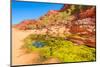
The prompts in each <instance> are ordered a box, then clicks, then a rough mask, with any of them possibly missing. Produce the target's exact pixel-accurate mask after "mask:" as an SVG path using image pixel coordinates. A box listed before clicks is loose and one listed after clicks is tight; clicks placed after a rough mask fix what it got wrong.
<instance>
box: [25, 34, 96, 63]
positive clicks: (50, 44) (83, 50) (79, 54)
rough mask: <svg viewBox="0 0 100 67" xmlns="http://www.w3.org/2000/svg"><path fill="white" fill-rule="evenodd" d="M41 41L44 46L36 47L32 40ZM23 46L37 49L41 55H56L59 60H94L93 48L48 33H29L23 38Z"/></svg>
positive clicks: (32, 49)
mask: <svg viewBox="0 0 100 67" xmlns="http://www.w3.org/2000/svg"><path fill="white" fill-rule="evenodd" d="M35 41H42V42H45V43H46V46H44V47H41V48H36V47H35V46H33V45H32V42H35ZM24 43H25V47H24V48H27V49H28V50H30V52H31V51H39V52H40V53H41V55H42V56H43V57H45V58H46V59H47V58H50V57H56V58H58V59H59V60H60V61H61V62H80V61H95V59H96V58H95V48H90V47H87V46H85V45H74V43H72V42H71V41H67V40H64V38H61V37H51V36H48V35H33V34H32V35H29V36H28V37H27V38H25V39H24Z"/></svg>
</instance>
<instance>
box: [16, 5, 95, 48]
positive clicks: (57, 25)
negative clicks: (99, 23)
mask: <svg viewBox="0 0 100 67" xmlns="http://www.w3.org/2000/svg"><path fill="white" fill-rule="evenodd" d="M95 17H96V8H95V6H80V7H79V5H64V6H63V7H62V8H61V10H50V11H49V12H48V13H47V14H46V15H44V16H42V17H40V19H38V20H25V21H22V22H21V23H19V24H17V25H15V27H16V28H18V29H21V30H37V31H40V32H42V31H43V30H45V31H43V33H44V34H48V35H51V36H61V37H65V38H66V39H67V40H70V41H72V42H74V43H76V44H77V45H80V44H85V45H87V46H90V47H95V46H96V40H95V35H96V33H95V32H96V29H95V28H96V27H95V26H96V18H95ZM66 35H70V36H66ZM73 35H74V36H73Z"/></svg>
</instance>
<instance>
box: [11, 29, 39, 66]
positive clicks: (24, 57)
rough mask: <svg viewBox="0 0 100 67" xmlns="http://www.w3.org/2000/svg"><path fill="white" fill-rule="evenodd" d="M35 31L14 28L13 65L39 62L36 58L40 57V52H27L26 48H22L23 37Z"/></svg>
mask: <svg viewBox="0 0 100 67" xmlns="http://www.w3.org/2000/svg"><path fill="white" fill-rule="evenodd" d="M32 33H33V32H31V31H30V32H29V31H21V30H17V29H15V28H13V29H12V65H26V64H36V63H38V62H37V61H35V60H36V58H39V53H38V52H34V53H26V52H25V50H24V49H21V47H22V45H24V44H23V41H22V40H23V39H24V38H25V37H27V36H28V35H30V34H32Z"/></svg>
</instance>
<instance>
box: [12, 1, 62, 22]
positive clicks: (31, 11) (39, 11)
mask: <svg viewBox="0 0 100 67" xmlns="http://www.w3.org/2000/svg"><path fill="white" fill-rule="evenodd" d="M62 6H63V5H62V4H53V3H52V4H50V3H41V2H19V1H17V2H16V1H15V0H12V24H17V23H20V22H21V21H23V20H28V19H38V18H39V17H41V16H43V15H44V14H46V13H47V12H48V11H49V10H59V9H61V8H62Z"/></svg>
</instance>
